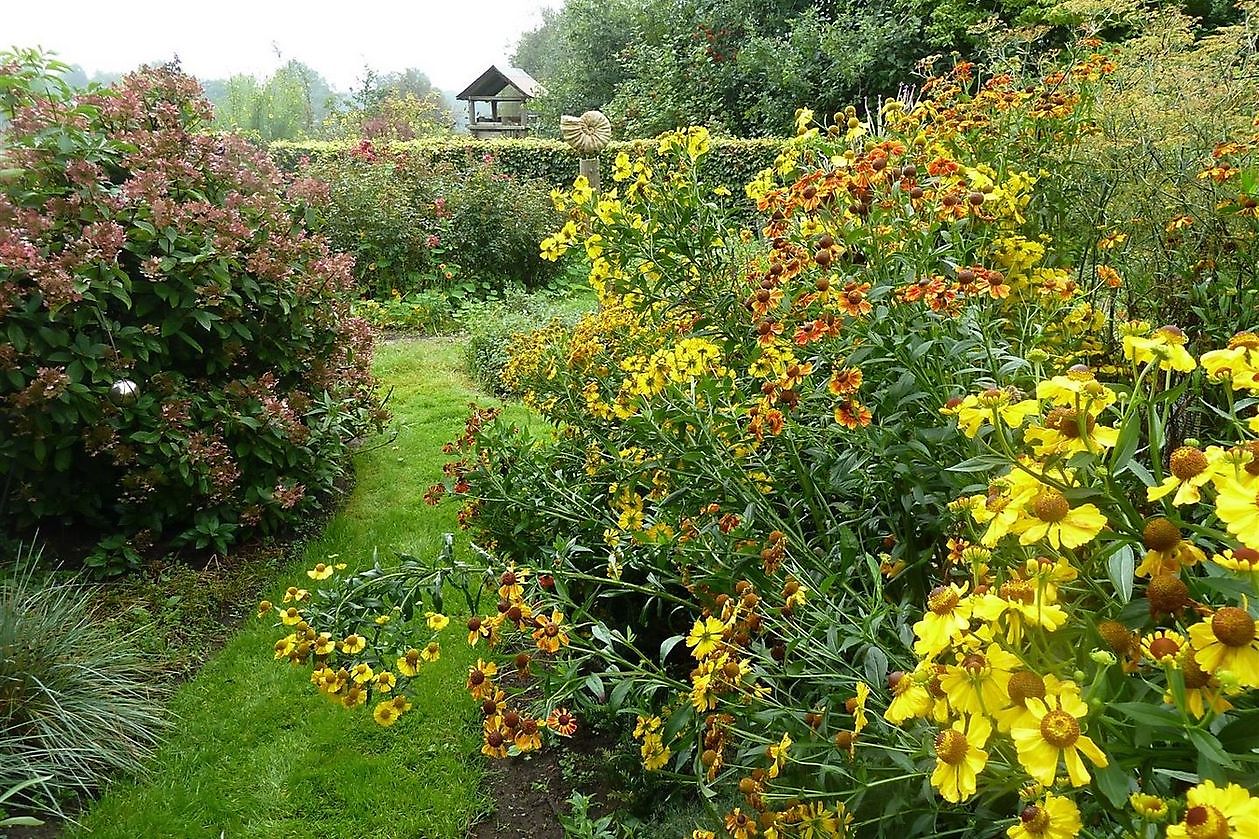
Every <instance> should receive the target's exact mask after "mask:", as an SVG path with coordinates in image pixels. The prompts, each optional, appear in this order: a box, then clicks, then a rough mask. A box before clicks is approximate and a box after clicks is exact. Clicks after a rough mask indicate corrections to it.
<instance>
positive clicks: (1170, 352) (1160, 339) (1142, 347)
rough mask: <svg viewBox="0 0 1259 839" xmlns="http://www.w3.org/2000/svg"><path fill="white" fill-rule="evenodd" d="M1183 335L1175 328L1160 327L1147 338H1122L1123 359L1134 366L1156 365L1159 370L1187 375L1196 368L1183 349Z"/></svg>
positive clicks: (1195, 364) (1186, 351)
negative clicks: (1174, 371)
mask: <svg viewBox="0 0 1259 839" xmlns="http://www.w3.org/2000/svg"><path fill="white" fill-rule="evenodd" d="M1185 341H1186V338H1185V333H1184V332H1183V331H1181V329H1180V328H1179V327H1176V326H1161V327H1159V328H1158V329H1156V330H1154V332H1153V334H1151V335H1150V336H1149V337H1148V338H1144V337H1141V336H1140V335H1125V336H1124V337H1123V357H1124V358H1126V359H1128V360H1129V361H1131V362H1133V363H1134V364H1155V363H1156V364H1157V365H1158V367H1159V369H1160V370H1176V371H1178V372H1181V373H1189V372H1191V371H1192V370H1193V369H1194V368H1195V367H1197V366H1198V362H1197V361H1195V360H1194V357H1193V356H1191V355H1190V354H1189V352H1188V350H1186V349H1185Z"/></svg>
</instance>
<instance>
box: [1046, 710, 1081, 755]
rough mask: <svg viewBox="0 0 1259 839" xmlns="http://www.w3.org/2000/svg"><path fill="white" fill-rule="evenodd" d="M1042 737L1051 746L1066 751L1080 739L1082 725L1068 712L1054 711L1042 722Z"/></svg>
mask: <svg viewBox="0 0 1259 839" xmlns="http://www.w3.org/2000/svg"><path fill="white" fill-rule="evenodd" d="M1040 736H1041V737H1044V738H1045V742H1046V743H1048V744H1049V745H1051V746H1054V747H1056V748H1059V749H1065V748H1068V747H1069V746H1074V745H1075V741H1076V740H1079V739H1080V724H1079V723H1078V722H1076V720H1075V717H1073V716H1071V715H1070V714H1068V713H1067V712H1066V711H1062V710H1053V711H1050V712H1049V713H1048V714H1045V716H1044V718H1043V719H1042V720H1041V721H1040Z"/></svg>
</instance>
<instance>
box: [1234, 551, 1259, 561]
mask: <svg viewBox="0 0 1259 839" xmlns="http://www.w3.org/2000/svg"><path fill="white" fill-rule="evenodd" d="M1233 559H1236V560H1239V561H1241V562H1245V563H1248V564H1250V565H1259V551H1257V550H1255V549H1254V548H1245V547H1242V548H1234V549H1233Z"/></svg>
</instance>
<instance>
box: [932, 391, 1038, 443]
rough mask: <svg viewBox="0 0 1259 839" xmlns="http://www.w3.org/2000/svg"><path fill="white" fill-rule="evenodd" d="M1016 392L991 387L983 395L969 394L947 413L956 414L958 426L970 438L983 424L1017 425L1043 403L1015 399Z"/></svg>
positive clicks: (1033, 400)
mask: <svg viewBox="0 0 1259 839" xmlns="http://www.w3.org/2000/svg"><path fill="white" fill-rule="evenodd" d="M1014 394H1015V391H1011V390H1009V389H1005V388H995V387H994V388H989V389H988V390H985V391H984V392H983V393H980V394H973V393H972V394H970V395H969V396H967V397H966V398H964V399H963V400H962V401H961V403H960V404H958V405H956V407H949V408H946V409H945V413H952V414H954V415H956V416H957V424H958V427H959V428H961V429H962V433H963V434H965V435H966V436H967V437H974V436H976V435H977V434H979V429H981V428H983V426H984V425H986V424H994V423H997V422H1000V423H1002V424H1004V425H1008V426H1011V427H1013V428H1018V427H1019V426H1021V425H1022V424H1023V423H1024V422H1026V421H1027V418H1028V417H1030V416H1032V415H1034V414H1036V413H1037V412H1038V411H1040V403H1038V402H1037V401H1036V400H1035V399H1023V400H1020V401H1015V395H1014Z"/></svg>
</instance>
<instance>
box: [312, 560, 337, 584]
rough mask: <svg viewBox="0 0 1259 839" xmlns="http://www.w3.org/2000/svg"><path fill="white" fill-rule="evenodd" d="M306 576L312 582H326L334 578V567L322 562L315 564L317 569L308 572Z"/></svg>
mask: <svg viewBox="0 0 1259 839" xmlns="http://www.w3.org/2000/svg"><path fill="white" fill-rule="evenodd" d="M306 576H307V577H310V578H311V579H312V580H326V579H328V578H329V577H331V576H332V566H331V565H325V564H324V563H322V562H317V563H315V567H314V568H311V569H310V570H308V571H307V572H306Z"/></svg>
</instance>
